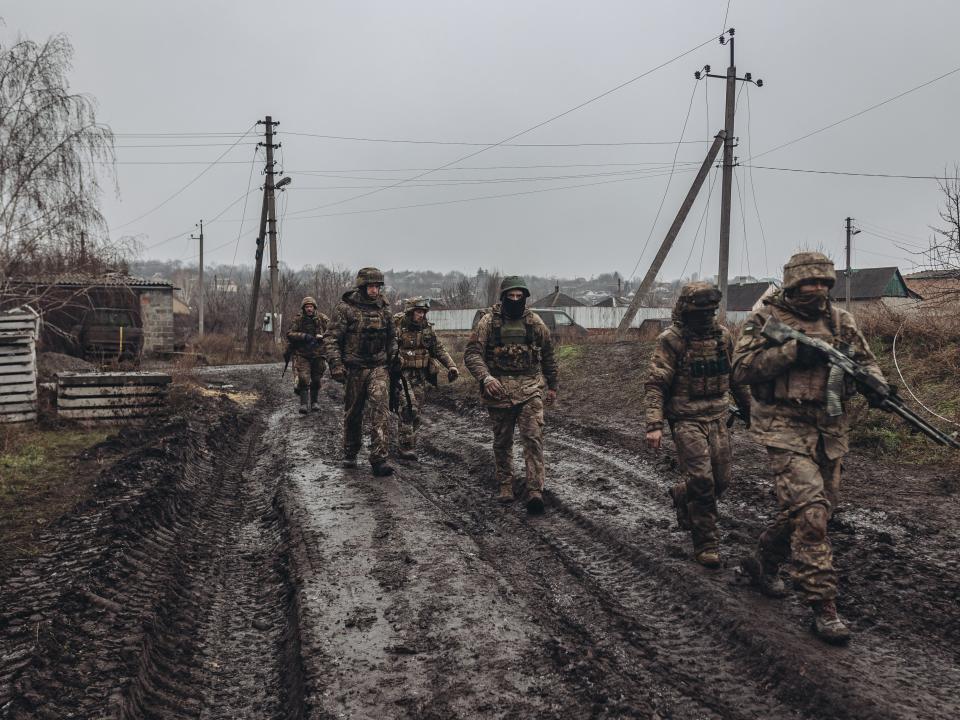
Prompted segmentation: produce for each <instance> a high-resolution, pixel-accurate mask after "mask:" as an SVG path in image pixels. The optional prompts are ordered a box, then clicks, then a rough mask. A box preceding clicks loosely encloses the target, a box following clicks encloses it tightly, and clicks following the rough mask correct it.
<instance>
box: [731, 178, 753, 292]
mask: <svg viewBox="0 0 960 720" xmlns="http://www.w3.org/2000/svg"><path fill="white" fill-rule="evenodd" d="M741 172H742V170H741ZM733 184H734V186H735V187H736V188H737V202H738V204H739V205H740V223H741V225H742V226H743V255H741V257H740V275H741V276H742V275H743V261H744V260H746V261H747V275H753V271H752V270H751V269H750V245H749V243H748V242H747V213H746V212H745V211H744V208H743V194H742V192H741V191H740V178H739V177H738V176H737V169H736V168H734V169H733Z"/></svg>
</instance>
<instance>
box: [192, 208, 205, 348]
mask: <svg viewBox="0 0 960 720" xmlns="http://www.w3.org/2000/svg"><path fill="white" fill-rule="evenodd" d="M197 226H198V227H199V228H200V235H199V236H198V235H191V236H190V237H191V238H192V239H194V240H199V241H200V278H199V280H198V283H199V285H200V291H199V292H200V306H199V307H200V312H199V316H200V319H199V328H198V329H197V332H198V333H199V335H200V337H203V220H201V221H200V222H199V223H198V224H197Z"/></svg>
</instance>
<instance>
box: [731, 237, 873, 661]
mask: <svg viewBox="0 0 960 720" xmlns="http://www.w3.org/2000/svg"><path fill="white" fill-rule="evenodd" d="M836 279H837V276H836V272H835V270H834V267H833V262H832V261H831V260H830V259H829V258H827V257H826V256H825V255H822V254H820V253H817V252H801V253H797V254H796V255H794V256H793V257H791V258H790V260H789V261H788V262H787V264H786V265H785V266H784V268H783V288H782V289H781V290H780V291H778V292H776V293H775V294H774V295H772V296H771V297H770V298H768V299H767V300H765V301H764V306H763V307H762V308H761V309H760V310H759V311H758V312H755V313H754V314H753V315H752V316H751V317H750V318H749V319H748V320H747V322H746V324H745V325H744V327H743V335H742V336H741V337H740V340H739V341H738V343H737V346H736V350H735V351H734V358H733V377H734V379H735V380H736V381H738V382H743V383H748V384H749V385H750V390H751V394H752V396H753V434H754V435H755V437H756V438H757V440H759V442H761V443H762V444H763V445H765V446H766V448H767V453H768V455H769V459H770V467H771V469H772V471H773V474H774V480H775V487H776V493H777V501H778V504H779V506H780V511H779V513H778V515H777V517H776V519H775V520H774V521H773V523H772V524H771V525H770V526H769V527H768V528H767V529H766V530H765V531H764V532H763V534H762V535H761V536H760V540H759V543H758V546H757V552H756V556H755V557H751V558H747V559H745V560H744V561H743V564H742V568H743V570H744V571H745V572H746V573H748V574H749V575H750V576H751V578H752V580H753V581H754V584H756V585H757V586H758V587H759V588H760V590H762V591H763V592H764V593H766V594H768V595H770V596H773V597H782V596H783V595H785V594H786V591H785V589H784V585H783V582H782V581H781V580H780V578H779V576H778V571H779V568H780V565H781V564H782V563H783V562H785V561H786V560H787V559H788V558H791V556H792V571H791V575H792V577H793V582H794V585H795V586H797V587H798V588H799V590H800V591H801V593H802V595H803V597H804V598H805V599H806V600H807V602H809V603H810V605H811V607H812V609H813V631H814V632H815V633H816V634H817V635H818V636H819V637H821V638H822V639H824V640H826V641H828V642H833V643H842V642H845V641H847V640H848V639H849V637H850V631H849V629H848V628H847V626H846V625H845V624H844V623H843V620H842V619H841V618H840V616H839V615H838V614H837V606H836V597H837V574H836V571H835V570H834V568H833V548H832V546H831V544H830V538H829V537H828V536H827V521H828V520H829V518H830V516H831V514H832V512H833V510H834V508H835V507H836V503H837V500H838V495H839V491H840V469H841V460H842V459H843V456H844V455H846V453H847V450H848V442H847V435H848V432H849V418H848V415H847V413H846V407H845V403H844V407H843V408H842V412H841V413H840V414H839V415H831V414H830V412H828V408H827V402H826V399H827V388H828V376H829V374H830V367H829V365H828V363H827V359H826V357H825V356H824V355H823V353H821V352H820V351H819V350H817V349H816V348H813V347H810V346H808V345H804V344H802V343H798V342H797V341H796V340H791V341H789V342H787V343H784V344H782V345H777V344H776V343H773V342H771V341H769V340H767V338H765V337H764V336H763V334H762V332H761V331H762V330H763V326H764V323H765V322H766V321H767V320H768V319H769V318H775V319H777V320H779V321H780V322H782V323H784V324H786V325H789V326H790V327H792V328H794V329H796V330H799V331H801V332H803V333H806V334H807V335H809V336H811V337H816V338H820V339H822V340H823V341H825V342H827V343H830V344H831V345H834V346H835V347H837V348H838V349H841V350H843V351H844V352H845V353H846V354H847V355H848V356H849V357H850V358H852V359H853V360H854V361H856V362H858V363H860V364H861V365H863V366H865V367H866V368H867V370H868V371H869V372H870V374H871V375H873V376H875V377H876V378H877V379H878V380H880V381H881V382H882V383H884V384H885V380H884V379H883V374H882V373H881V371H880V368H879V367H878V366H877V362H876V358H875V357H874V355H873V353H872V352H871V350H870V347H869V345H868V344H867V342H866V340H865V339H864V337H863V334H862V333H861V332H860V330H859V329H858V328H857V323H856V321H855V320H854V318H853V316H852V315H850V314H849V313H848V312H846V311H845V310H841V309H840V308H837V307H834V306H833V305H832V304H831V302H830V295H829V293H830V288H832V287H833V285H834V283H835V282H836ZM848 385H849V383H848ZM856 389H857V388H854V387H849V386H848V387H846V388H845V393H844V394H845V396H846V397H849V396H850V395H851V394H852V393H853V392H854V391H855V390H856ZM868 398H869V396H868Z"/></svg>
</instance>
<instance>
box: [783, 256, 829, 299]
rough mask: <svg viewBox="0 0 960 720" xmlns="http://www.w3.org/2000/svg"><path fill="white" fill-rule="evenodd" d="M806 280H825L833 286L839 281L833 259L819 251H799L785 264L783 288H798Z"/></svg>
mask: <svg viewBox="0 0 960 720" xmlns="http://www.w3.org/2000/svg"><path fill="white" fill-rule="evenodd" d="M804 280H823V281H824V282H826V284H827V285H829V286H830V287H833V286H834V285H835V284H836V282H837V271H836V270H835V269H834V267H833V260H831V259H830V258H828V257H827V256H826V255H824V254H823V253H818V252H799V253H797V254H796V255H794V256H793V257H791V258H790V259H789V260H787V264H786V265H784V266H783V289H784V290H793V289H794V288H798V287H800V286H801V285H802V284H803V282H804Z"/></svg>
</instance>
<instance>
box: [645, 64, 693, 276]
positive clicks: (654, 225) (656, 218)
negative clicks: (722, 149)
mask: <svg viewBox="0 0 960 720" xmlns="http://www.w3.org/2000/svg"><path fill="white" fill-rule="evenodd" d="M698 82H699V80H694V81H693V90H692V91H691V93H690V102H688V103H687V114H686V115H685V116H684V118H683V127H682V128H680V139H679V140H677V147H676V148H675V149H674V151H673V163H672V164H671V166H670V175H669V176H668V177H667V185H666V187H664V189H663V195H662V196H661V197H660V205H659V207H657V212H656V214H655V215H654V216H653V222H652V223H651V224H650V232H648V233H647V239H646V240H645V241H644V243H643V247H642V248H641V249H640V256H639V257H638V258H637V262H636V263H634V265H633V271H632V272H631V273H630V278H629V280H628V282H632V281H633V278H634V277H635V276H636V274H637V268H639V267H640V261H641V260H643V254H644V253H645V252H646V251H647V247H648V246H649V245H650V239H651V238H652V237H653V233H654V231H655V230H656V229H657V221H659V220H660V213H661V212H662V211H663V205H664V203H666V201H667V195H668V194H669V192H670V185H671V184H672V183H673V176H674V171H675V170H676V167H677V154H678V153H679V152H680V145H681V143H682V142H683V136H684V134H686V132H687V123H688V122H690V111H691V110H692V109H693V99H694V97H695V96H696V93H697V83H698Z"/></svg>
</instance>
